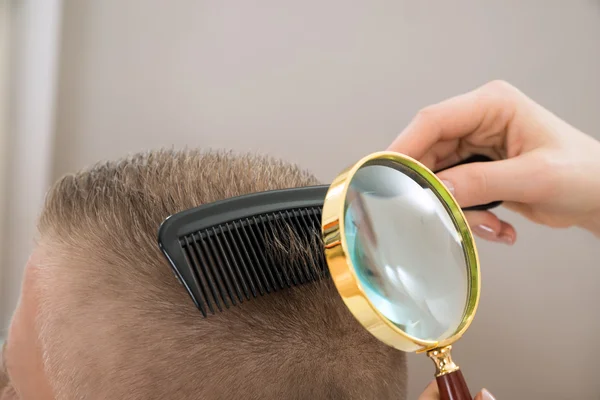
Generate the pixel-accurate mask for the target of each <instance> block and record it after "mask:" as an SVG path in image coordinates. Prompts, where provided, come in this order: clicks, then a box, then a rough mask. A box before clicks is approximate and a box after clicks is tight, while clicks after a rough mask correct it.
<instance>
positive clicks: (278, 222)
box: [179, 207, 328, 317]
mask: <svg viewBox="0 0 600 400" xmlns="http://www.w3.org/2000/svg"><path fill="white" fill-rule="evenodd" d="M320 220H321V208H320V207H310V208H302V209H295V210H286V211H279V212H274V213H269V214H263V215H259V216H253V217H250V218H245V219H241V220H236V221H233V222H228V223H226V224H222V225H217V226H213V227H210V228H208V229H204V230H201V231H198V232H194V233H192V234H189V235H185V236H183V237H181V238H180V240H179V244H180V246H181V249H182V251H183V253H184V254H185V258H186V261H187V263H188V266H189V267H190V268H191V270H192V271H193V284H194V285H196V287H197V288H198V292H199V293H200V297H201V298H199V299H197V304H198V308H199V309H200V311H201V312H202V315H203V316H204V317H206V316H207V315H208V313H211V314H214V313H215V312H218V311H223V309H226V308H229V307H230V306H232V305H237V304H238V303H242V302H243V301H244V300H250V299H252V298H256V297H258V296H262V295H264V294H266V293H271V292H276V291H278V290H281V289H283V288H289V287H292V286H297V285H301V284H305V283H309V282H313V281H315V280H318V279H320V278H322V277H323V276H325V275H326V274H328V269H327V268H326V267H325V265H326V263H325V258H324V254H323V252H322V251H319V250H318V249H320V246H319V243H320V238H319V232H320ZM311 250H315V251H311ZM291 252H292V253H293V252H295V253H296V254H290V253H291ZM315 257H316V259H315Z"/></svg>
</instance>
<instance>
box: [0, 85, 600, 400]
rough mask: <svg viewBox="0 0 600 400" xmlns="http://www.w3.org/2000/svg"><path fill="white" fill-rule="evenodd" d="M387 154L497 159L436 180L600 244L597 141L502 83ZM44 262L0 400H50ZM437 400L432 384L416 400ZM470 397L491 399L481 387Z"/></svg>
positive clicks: (502, 227) (496, 233) (12, 347)
mask: <svg viewBox="0 0 600 400" xmlns="http://www.w3.org/2000/svg"><path fill="white" fill-rule="evenodd" d="M389 149H390V150H394V151H398V152H402V153H405V154H407V155H409V156H412V157H413V158H416V159H418V160H420V161H421V162H423V163H424V164H425V165H427V166H428V167H429V168H431V169H434V170H438V169H442V168H444V167H446V166H449V165H452V164H455V163H457V162H458V161H460V160H461V159H465V158H467V157H468V156H470V155H472V154H475V153H480V154H481V153H483V154H486V155H489V156H492V157H493V158H495V159H496V160H498V161H496V162H492V163H485V164H479V165H466V166H460V167H456V168H451V169H449V170H446V171H444V172H442V173H440V174H439V176H440V178H441V179H442V180H444V181H445V182H446V184H447V186H448V187H449V188H450V189H451V191H452V192H453V193H454V195H455V197H456V199H457V200H458V202H459V203H460V204H461V205H462V206H463V207H468V206H471V205H476V204H484V203H488V202H490V201H494V200H504V201H505V205H506V206H507V207H509V208H511V209H512V210H515V211H517V212H519V213H521V214H522V215H524V216H525V217H527V218H529V219H530V220H532V221H534V222H537V223H540V224H544V225H548V226H552V227H568V226H579V227H582V228H584V229H588V230H590V231H591V232H593V233H595V234H596V235H599V236H600V202H599V201H598V199H600V143H599V142H597V141H596V140H594V139H592V138H591V137H589V136H587V135H585V134H583V133H582V132H580V131H578V130H577V129H575V128H573V127H572V126H570V125H568V124H567V123H566V122H564V121H562V120H561V119H559V118H558V117H556V116H555V115H553V114H552V113H550V112H549V111H548V110H546V109H544V108H543V107H541V106H540V105H538V104H536V103H535V102H533V101H532V100H531V99H529V98H528V97H527V96H525V95H524V94H523V93H521V92H520V91H518V90H517V89H515V88H514V87H512V86H511V85H509V84H507V83H505V82H492V83H489V84H486V85H484V86H482V87H481V88H478V89H477V90H475V91H472V92H470V93H467V94H464V95H461V96H457V97H454V98H451V99H449V100H446V101H444V102H441V103H439V104H436V105H433V106H429V107H427V108H425V109H423V110H422V111H420V112H419V113H418V114H417V116H416V117H415V119H414V120H413V121H412V122H411V124H410V125H409V126H408V127H407V128H406V129H405V130H404V131H403V132H402V134H401V135H400V136H399V137H398V138H397V139H396V140H395V141H394V143H392V145H391V146H390V148H389ZM532 177H535V178H536V179H532ZM567 194H568V195H567ZM468 219H469V222H470V224H471V225H472V227H473V230H474V232H475V233H476V234H478V235H479V236H481V237H483V238H484V239H488V240H494V241H498V242H504V243H508V244H512V243H514V241H515V240H516V232H515V229H514V228H513V227H512V225H510V224H509V223H507V222H505V221H501V220H499V219H498V218H497V217H496V216H495V215H494V214H493V213H491V212H489V211H485V212H473V213H469V215H468ZM41 257H42V256H41V255H40V254H39V253H34V255H33V256H32V257H31V259H30V260H29V262H28V264H27V267H26V270H25V276H24V281H23V287H22V291H21V300H20V302H19V305H18V307H17V310H16V311H15V314H14V316H13V320H12V323H11V327H10V329H9V335H8V340H7V345H6V346H5V349H4V354H3V359H4V360H5V362H4V364H5V365H4V369H6V372H2V371H0V400H9V399H22V400H27V399H32V400H51V399H53V395H52V390H51V387H50V384H49V382H48V380H47V378H46V375H45V373H44V369H43V364H42V351H41V346H40V343H39V341H38V334H37V331H36V326H35V316H36V313H37V310H38V304H37V293H36V284H35V283H36V265H38V264H39V262H40V261H41V260H42V258H41ZM8 377H10V381H9V379H8ZM436 399H439V393H438V390H437V386H436V384H435V381H433V382H432V383H431V384H430V385H429V386H428V387H427V388H426V390H425V391H424V392H423V394H422V395H421V396H420V397H419V400H436ZM475 399H476V400H490V399H494V397H493V396H492V395H491V394H490V393H489V392H488V391H486V390H485V389H484V390H482V391H481V392H480V393H478V394H477V396H476V397H475Z"/></svg>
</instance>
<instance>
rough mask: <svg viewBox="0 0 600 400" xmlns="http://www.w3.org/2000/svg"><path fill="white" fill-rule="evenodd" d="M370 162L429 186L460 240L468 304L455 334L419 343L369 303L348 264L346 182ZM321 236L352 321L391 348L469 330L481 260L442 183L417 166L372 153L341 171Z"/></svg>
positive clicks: (414, 347) (434, 344)
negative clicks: (397, 168) (396, 168)
mask: <svg viewBox="0 0 600 400" xmlns="http://www.w3.org/2000/svg"><path fill="white" fill-rule="evenodd" d="M374 161H383V162H386V161H387V162H390V161H391V162H393V163H398V164H400V165H401V166H404V167H407V168H408V169H410V170H412V171H414V172H415V173H417V174H418V175H419V176H420V177H422V178H423V179H424V180H425V181H426V182H427V183H428V184H429V185H430V188H431V189H432V190H433V192H434V193H435V194H436V196H438V198H439V199H440V200H442V203H443V204H444V206H445V207H446V210H447V211H448V212H449V214H450V216H451V218H452V221H453V222H454V224H455V226H456V227H457V229H458V232H459V234H460V236H461V240H462V244H463V249H464V254H465V261H466V262H467V268H468V276H469V285H468V288H469V293H468V297H467V306H466V308H465V312H464V314H463V318H462V321H461V323H460V325H459V326H458V328H457V330H456V331H455V332H454V333H453V334H452V335H451V336H449V337H448V338H445V339H443V340H440V341H429V340H422V339H419V338H416V337H414V336H411V335H409V334H407V333H406V332H404V331H403V330H401V329H400V328H399V327H398V326H396V325H395V324H394V323H393V322H391V321H390V320H388V319H387V318H386V317H384V316H383V315H382V314H381V313H380V312H379V311H378V310H377V308H376V307H375V306H374V305H373V304H372V303H371V301H370V300H369V298H368V296H367V295H366V294H365V292H364V290H363V288H362V286H361V284H360V283H359V281H358V278H357V276H356V271H355V270H354V267H353V264H352V260H351V259H350V256H349V253H348V247H347V242H346V235H345V230H344V214H345V205H346V204H345V203H346V195H347V192H348V188H349V186H350V182H351V181H352V178H353V177H354V175H355V174H356V172H357V171H358V170H359V169H360V168H362V167H363V166H365V165H366V164H369V163H373V162H374ZM322 234H323V240H324V245H325V258H326V260H327V264H328V266H329V271H330V273H331V276H332V278H333V281H334V283H335V286H336V288H337V290H338V292H339V293H340V295H341V296H342V299H343V300H344V303H345V304H346V306H347V307H348V309H349V310H350V312H351V313H352V314H353V315H354V317H355V318H356V319H357V320H358V321H359V322H360V323H361V324H362V325H363V326H364V327H365V328H366V329H367V330H368V331H369V332H370V333H371V334H372V335H374V336H375V337H377V338H378V339H379V340H381V341H382V342H384V343H386V344H387V345H389V346H392V347H394V348H397V349H399V350H403V351H417V352H425V351H429V350H432V349H436V348H440V347H443V346H447V345H449V344H452V343H454V342H455V341H456V340H457V339H459V338H460V337H461V336H462V335H463V334H464V332H465V331H466V330H467V328H468V327H469V325H470V324H471V322H472V321H473V317H474V316H475V312H476V310H477V305H478V303H479V293H480V285H481V283H480V275H479V260H478V257H477V250H476V247H475V241H474V239H473V235H472V233H471V229H470V228H469V225H468V224H467V221H466V219H465V216H464V214H463V212H462V209H461V208H460V206H459V205H458V203H457V202H456V200H455V199H454V197H453V196H452V194H450V192H449V191H448V189H446V187H445V186H444V184H443V183H442V182H441V181H440V180H439V179H438V178H437V177H436V176H435V174H434V173H433V172H431V171H430V170H429V169H428V168H427V167H425V166H424V165H423V164H421V163H420V162H418V161H416V160H414V159H412V158H410V157H408V156H405V155H403V154H399V153H394V152H387V151H386V152H378V153H373V154H370V155H368V156H366V157H364V158H363V159H361V160H360V161H358V162H357V163H356V164H354V165H353V166H351V167H350V168H348V169H346V170H345V171H343V172H342V173H340V174H339V175H338V176H337V177H336V178H335V180H334V181H333V183H332V184H331V186H330V187H329V190H328V192H327V196H326V198H325V203H324V205H323V217H322Z"/></svg>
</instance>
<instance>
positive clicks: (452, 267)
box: [344, 164, 469, 340]
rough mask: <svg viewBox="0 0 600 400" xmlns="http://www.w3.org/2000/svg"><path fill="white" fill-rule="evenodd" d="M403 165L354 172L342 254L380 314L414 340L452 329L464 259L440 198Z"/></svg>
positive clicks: (459, 308) (461, 302)
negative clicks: (346, 248) (345, 256)
mask: <svg viewBox="0 0 600 400" xmlns="http://www.w3.org/2000/svg"><path fill="white" fill-rule="evenodd" d="M402 168H405V167H403V166H401V165H397V166H396V165H395V164H394V165H393V166H387V165H366V166H364V167H362V168H361V169H359V170H358V171H357V173H356V174H355V175H354V177H353V179H352V181H351V182H350V187H349V190H348V194H347V198H346V204H345V216H344V222H345V227H344V229H345V233H346V240H347V245H348V251H349V254H350V257H351V260H352V263H353V265H354V269H355V271H356V275H357V277H358V280H359V283H360V285H361V286H362V288H363V290H364V291H365V293H366V295H367V297H368V298H369V300H370V301H371V303H373V305H374V306H375V307H377V309H378V310H379V312H380V313H381V314H382V315H384V316H385V317H386V318H388V319H389V320H390V321H391V322H392V323H394V324H396V325H397V326H398V327H399V328H400V329H402V330H403V331H404V332H406V333H408V334H409V335H411V336H413V337H416V338H419V339H422V340H442V339H445V338H447V337H450V336H452V334H454V333H455V332H456V330H457V328H458V327H459V325H460V323H461V321H462V318H463V314H464V311H465V307H466V305H467V301H468V295H469V289H468V278H469V277H468V271H467V262H466V257H465V253H464V251H463V246H462V240H461V236H460V234H459V232H458V230H457V228H456V227H455V225H454V222H453V221H452V218H451V216H450V214H449V213H448V211H447V210H446V209H445V208H444V205H443V203H442V201H441V200H440V199H438V197H437V196H436V194H435V193H434V192H433V191H432V190H431V189H429V188H428V187H427V184H426V182H425V180H424V179H423V178H421V177H420V176H416V175H415V173H414V172H412V171H410V170H408V169H406V171H404V172H403V170H402ZM411 176H412V177H414V179H413V178H411ZM415 179H417V180H419V182H417V181H416V180H415ZM421 180H422V181H423V182H420V181H421ZM423 186H425V187H423Z"/></svg>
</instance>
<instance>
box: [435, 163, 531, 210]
mask: <svg viewBox="0 0 600 400" xmlns="http://www.w3.org/2000/svg"><path fill="white" fill-rule="evenodd" d="M530 165H531V162H528V160H526V159H525V158H521V157H515V158H511V159H508V160H501V161H490V162H478V163H472V164H464V165H460V166H457V167H454V168H450V169H447V170H444V171H442V172H440V173H439V174H438V177H439V178H440V179H441V180H443V181H444V184H445V185H446V186H447V187H448V188H449V189H450V190H451V191H452V192H453V194H454V197H455V198H456V200H457V201H458V203H459V204H460V206H461V207H471V206H476V205H481V204H487V203H491V202H493V201H497V200H502V201H515V202H526V201H527V198H528V197H529V196H530V194H531V192H532V186H533V185H534V184H535V180H536V178H537V177H536V174H535V173H534V172H533V171H531V169H532V168H531V167H529V166H530ZM533 167H535V165H533ZM537 175H539V174H537Z"/></svg>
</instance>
